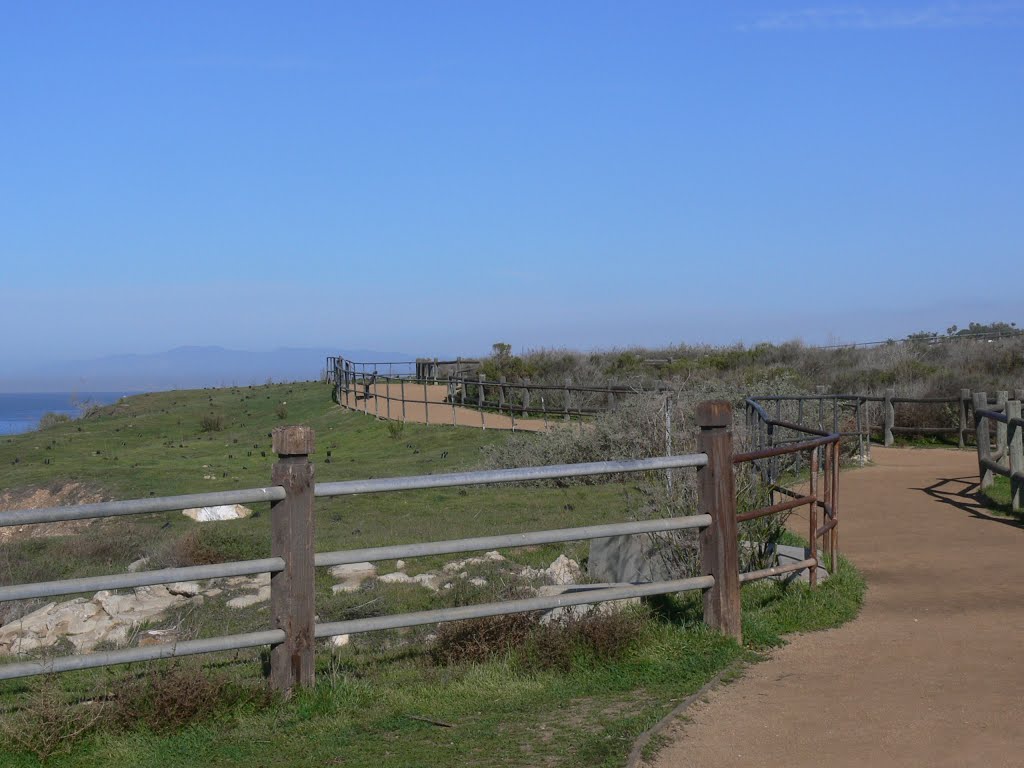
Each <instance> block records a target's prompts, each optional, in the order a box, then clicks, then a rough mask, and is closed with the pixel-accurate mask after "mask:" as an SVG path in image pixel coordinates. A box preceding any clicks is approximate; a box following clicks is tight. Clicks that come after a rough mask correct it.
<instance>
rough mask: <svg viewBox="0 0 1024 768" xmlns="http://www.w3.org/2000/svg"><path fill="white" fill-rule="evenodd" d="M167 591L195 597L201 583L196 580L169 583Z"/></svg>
mask: <svg viewBox="0 0 1024 768" xmlns="http://www.w3.org/2000/svg"><path fill="white" fill-rule="evenodd" d="M167 591H168V592H170V593H171V594H172V595H180V596H181V597H195V596H196V595H198V594H199V591H200V589H199V584H198V582H195V581H176V582H175V583H174V584H168V585H167Z"/></svg>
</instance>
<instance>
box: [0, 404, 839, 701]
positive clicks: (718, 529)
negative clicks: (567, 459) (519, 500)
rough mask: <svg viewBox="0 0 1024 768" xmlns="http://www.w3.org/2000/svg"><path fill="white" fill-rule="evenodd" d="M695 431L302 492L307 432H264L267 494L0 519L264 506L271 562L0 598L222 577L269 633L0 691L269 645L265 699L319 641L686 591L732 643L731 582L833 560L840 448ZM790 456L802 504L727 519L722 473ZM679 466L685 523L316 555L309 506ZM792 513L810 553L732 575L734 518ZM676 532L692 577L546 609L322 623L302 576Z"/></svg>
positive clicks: (14, 674) (727, 428)
mask: <svg viewBox="0 0 1024 768" xmlns="http://www.w3.org/2000/svg"><path fill="white" fill-rule="evenodd" d="M697 426H698V429H699V433H698V435H697V447H698V452H697V453H692V454H685V455H679V456H662V457H656V458H650V459H637V460H631V461H606V462H596V463H589V464H568V465H552V466H542V467H527V468H521V469H501V470H487V471H482V472H459V473H453V474H444V475H422V476H411V477H394V478H381V479H373V480H352V481H345V482H327V483H315V482H314V468H313V465H312V464H311V462H310V460H309V457H310V454H311V453H312V452H313V450H314V435H313V431H312V430H311V429H309V428H307V427H279V428H277V429H275V430H273V433H272V437H273V447H274V451H275V452H276V453H277V454H278V461H277V462H276V463H275V464H274V466H273V468H272V471H271V485H270V486H268V487H265V488H251V489H244V490H236V491H221V492H215V493H204V494H192V495H189V496H171V497H164V498H148V499H135V500H127V501H112V502H102V503H98V504H86V505H79V506H70V507H53V508H48V509H26V510H17V511H11V512H0V527H4V526H13V525H26V524H33V523H51V522H57V521H62V520H85V519H91V518H104V517H114V516H121V515H135V514H146V513H153V512H164V511H173V510H178V509H183V508H185V507H189V506H205V505H213V504H233V503H249V502H254V501H269V502H270V503H271V511H270V518H271V547H270V553H269V554H270V557H268V558H265V559H260V560H249V561H244V562H233V563H218V564H213V565H203V566H192V567H185V568H165V569H160V570H153V571H140V572H136V573H122V574H114V575H108V576H96V577H88V578H78V579H64V580H60V581H51V582H36V583H26V584H18V585H11V586H2V587H0V601H8V600H22V599H29V598H38V597H52V596H57V595H67V594H75V593H80V592H90V591H97V590H107V589H123V588H131V587H139V586H149V585H155V584H169V583H173V582H178V581H191V580H199V579H209V578H217V577H223V576H238V575H249V574H257V573H270V574H271V582H270V584H271V604H270V605H271V619H270V627H269V628H268V629H266V630H263V631H259V632H249V633H245V634H240V635H229V636H223V637H213V638H203V639H197V640H185V641H180V642H176V643H166V644H161V645H153V646H146V647H141V648H125V649H120V650H112V651H100V652H94V653H90V654H84V655H75V656H64V657H58V658H49V659H42V660H32V661H17V662H12V663H7V664H0V680H2V679H11V678H19V677H27V676H31V675H40V674H47V673H55V672H66V671H71V670H77V669H87V668H93V667H102V666H109V665H114V664H125V663H129V662H138V661H148V660H155V659H161V658H169V657H176V656H186V655H193V654H202V653H211V652H216V651H225V650H232V649H240V648H251V647H256V646H267V645H269V646H270V647H271V652H270V684H271V686H272V687H273V688H275V689H277V690H282V691H287V690H290V689H292V688H294V687H296V686H308V685H311V684H312V683H313V678H314V666H315V665H314V660H315V659H314V655H315V646H316V640H317V639H318V638H327V637H333V636H337V635H342V634H353V633H358V632H371V631H376V630H381V629H393V628H400V627H410V626H416V625H420V624H431V623H437V622H446V621H456V620H461V619H469V618H478V617H485V616H497V615H504V614H510V613H524V612H530V611H537V610H546V609H551V608H556V607H560V606H569V605H584V604H591V603H598V602H603V601H607V600H621V599H624V598H629V597H641V596H648V595H658V594H667V593H676V592H685V591H689V590H700V591H701V592H702V593H703V602H704V620H705V621H706V623H707V624H708V625H709V626H711V627H713V628H715V629H718V630H720V631H721V632H723V633H725V634H727V635H730V636H732V637H735V638H736V639H737V640H740V639H742V629H741V615H740V595H739V588H740V585H741V584H742V583H746V582H751V581H757V580H759V579H764V578H769V577H772V576H776V575H778V574H783V573H791V572H796V571H801V570H808V571H809V573H810V576H809V579H810V582H811V584H812V586H813V585H814V584H815V582H816V575H817V567H818V565H819V560H820V559H823V558H819V556H818V551H817V549H816V546H815V545H816V542H817V541H818V540H819V539H821V540H822V542H823V545H824V546H823V549H824V551H825V552H826V554H827V555H828V556H830V558H831V562H832V563H835V562H836V557H837V525H838V517H837V508H838V483H837V480H838V474H837V467H838V462H837V461H836V460H835V454H834V449H835V447H836V446H837V445H838V442H839V436H838V435H823V436H812V438H811V439H809V440H804V441H799V442H793V443H791V444H789V445H786V446H778V447H773V448H768V449H765V450H754V451H750V452H746V453H736V452H735V451H734V448H733V414H732V406H731V405H730V404H729V403H727V402H722V401H713V402H706V403H702V404H701V405H700V406H699V407H698V409H697ZM800 453H809V454H810V463H811V465H812V466H815V467H817V466H818V464H819V462H818V457H824V459H823V460H824V465H823V466H824V472H823V474H819V473H817V472H815V473H812V478H811V484H810V489H809V490H808V492H806V493H796V492H793V491H790V490H788V489H782V488H776V489H777V490H779V491H780V492H784V493H786V494H788V495H789V496H790V499H789V500H788V501H786V502H782V503H780V504H773V505H770V506H768V507H765V508H764V509H758V510H753V511H750V512H746V513H744V514H743V515H741V516H737V512H736V508H737V502H736V491H735V480H734V467H735V466H737V465H742V464H749V465H751V466H753V467H755V470H756V468H757V467H758V465H760V464H763V462H765V461H768V460H772V459H776V458H777V457H779V456H789V455H795V454H800ZM679 468H694V469H696V471H697V487H698V504H697V509H696V514H693V515H689V516H682V517H666V518H658V519H654V520H632V521H625V522H621V523H615V524H610V525H594V526H584V527H581V528H568V529H559V530H547V531H532V532H526V533H516V534H505V535H496V536H484V537H478V538H472V539H456V540H447V541H434V542H414V543H411V544H399V545H392V546H383V547H372V548H364V549H350V550H344V551H338V552H321V553H316V552H315V535H314V523H315V514H314V507H315V499H316V498H317V497H332V496H348V495H354V494H364V493H382V492H397V491H405V490H414V489H424V488H450V487H461V486H468V485H487V484H494V483H509V482H523V481H536V480H546V479H555V478H567V477H581V476H588V475H600V474H621V473H629V472H651V471H662V470H669V469H679ZM800 505H807V506H808V507H809V509H810V510H811V523H810V527H809V530H808V535H809V538H810V539H811V550H810V552H809V554H808V557H805V558H804V559H803V560H801V561H799V562H795V563H789V564H786V565H778V566H774V567H770V568H765V569H761V570H756V571H751V572H747V573H742V574H741V573H740V572H739V566H738V563H739V555H738V541H737V530H738V525H739V523H740V522H742V521H743V520H750V519H754V518H756V517H762V516H766V515H771V514H778V513H779V512H781V511H785V510H788V509H792V508H794V507H797V506H800ZM819 508H820V509H822V510H823V511H824V515H825V518H826V521H825V523H824V524H823V525H821V526H818V525H817V518H816V511H817V510H818V509H819ZM685 529H697V530H700V552H701V574H700V575H697V576H692V577H689V578H683V579H672V580H668V581H658V582H653V583H644V584H631V585H624V586H623V585H618V586H606V587H601V588H597V589H594V590H587V591H583V592H573V593H566V594H562V595H557V596H553V597H536V598H530V599H525V600H510V601H505V602H499V603H486V604H482V605H471V606H461V607H456V608H443V609H439V610H430V611H419V612H414V613H406V614H400V615H389V616H375V617H371V618H362V619H352V620H348V621H337V622H324V623H318V622H317V621H316V611H315V605H314V581H315V579H314V576H315V569H316V568H319V567H328V566H335V565H341V564H346V563H356V562H363V561H375V560H391V559H398V558H409V557H421V556H426V555H437V554H448V553H457V552H472V551H482V550H489V549H496V548H499V547H517V546H527V545H536V544H548V543H554V542H564V541H574V540H588V539H595V538H603V537H607V536H616V535H624V534H641V533H643V534H647V533H652V532H661V531H677V530H685Z"/></svg>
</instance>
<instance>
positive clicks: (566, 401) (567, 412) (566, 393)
mask: <svg viewBox="0 0 1024 768" xmlns="http://www.w3.org/2000/svg"><path fill="white" fill-rule="evenodd" d="M562 405H563V407H564V409H565V420H566V421H568V420H569V379H568V377H566V379H565V401H564V402H563V403H562Z"/></svg>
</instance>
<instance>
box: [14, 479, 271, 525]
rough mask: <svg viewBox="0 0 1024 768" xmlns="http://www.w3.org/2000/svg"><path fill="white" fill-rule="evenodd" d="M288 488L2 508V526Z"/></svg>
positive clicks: (212, 502)
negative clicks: (5, 509)
mask: <svg viewBox="0 0 1024 768" xmlns="http://www.w3.org/2000/svg"><path fill="white" fill-rule="evenodd" d="M284 495H285V494H284V488H282V487H280V486H277V485H272V486H269V487H267V488H243V489H239V490H237V491H211V492H210V493H192V494H187V495H184V496H155V497H153V498H150V499H128V500H125V501H101V502H98V503H96V504H78V505H76V506H71V507H44V508H40V509H18V510H14V511H11V512H0V528H3V527H6V526H9V525H31V524H34V523H56V522H60V521H62V520H88V519H89V518H93V517H117V516H119V515H145V514H149V513H152V512H173V511H175V510H179V509H190V508H192V507H216V506H220V505H222V504H253V503H255V502H260V501H281V500H282V499H284Z"/></svg>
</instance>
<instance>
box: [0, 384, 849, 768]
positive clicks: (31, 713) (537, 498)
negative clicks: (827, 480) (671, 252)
mask: <svg viewBox="0 0 1024 768" xmlns="http://www.w3.org/2000/svg"><path fill="white" fill-rule="evenodd" d="M328 395H329V392H328V390H327V388H326V387H325V386H324V385H317V384H293V385H270V386H265V387H254V388H232V389H221V390H200V391H190V392H173V393H158V394H151V395H143V396H139V397H134V398H130V399H128V400H126V401H125V402H123V403H120V404H118V405H115V406H111V407H109V408H103V409H100V410H99V411H97V412H94V413H92V414H90V416H89V417H88V418H85V419H82V420H80V421H76V422H70V423H66V424H58V425H55V426H52V427H50V428H48V429H45V430H43V431H40V432H37V433H31V434H27V435H21V436H17V437H11V438H5V439H4V440H3V442H2V443H0V489H2V490H3V491H4V492H5V495H6V498H7V501H8V504H9V505H10V504H13V505H14V506H18V504H17V502H18V500H19V499H25V498H28V496H29V494H31V492H32V491H33V490H35V489H38V488H39V487H48V488H51V489H56V490H59V489H61V488H66V487H68V485H69V484H77V486H76V487H77V488H78V489H79V490H78V491H76V493H79V494H81V493H91V494H94V495H96V496H102V497H115V498H124V497H141V496H148V495H165V494H175V493H190V492H195V491H199V490H219V489H227V488H239V487H247V486H255V485H266V484H268V483H269V478H270V465H271V463H272V462H273V460H274V457H273V456H272V455H271V452H270V437H269V434H270V430H271V429H272V427H273V426H275V425H277V424H283V423H304V424H308V425H310V426H312V427H313V428H314V429H315V430H316V433H317V451H316V454H315V455H314V457H313V459H314V461H315V462H316V465H317V478H318V479H319V480H344V479H352V478H362V477H381V476H386V475H399V474H408V473H429V472H442V471H451V470H456V469H464V468H469V467H474V466H477V465H478V464H479V463H480V462H481V449H482V448H484V447H486V446H489V445H495V444H499V443H503V442H505V441H507V440H508V439H509V436H508V435H507V434H506V433H498V432H482V431H480V430H475V429H455V428H451V427H425V426H417V425H407V426H406V427H404V429H402V430H401V431H400V432H398V431H397V430H398V427H396V426H391V425H389V424H387V423H385V422H378V421H376V420H374V419H373V418H372V417H368V416H365V415H361V414H355V413H348V412H345V411H343V410H341V409H339V408H337V407H335V406H333V405H332V404H331V403H330V401H329V397H328ZM204 420H205V421H206V423H207V425H208V426H221V427H222V428H221V429H219V430H215V431H203V427H202V424H203V422H204ZM637 494H638V486H637V484H636V482H635V481H633V480H630V481H626V482H623V481H621V480H617V481H614V482H608V483H598V484H587V485H573V486H568V487H555V486H541V487H536V486H535V487H491V488H479V489H477V488H467V489H451V490H433V491H418V492H407V493H398V494H382V495H368V496H363V497H351V498H344V499H333V500H318V501H317V512H316V515H317V520H316V524H317V549H318V550H320V551H324V550H329V549H338V548H347V547H358V546H373V545H378V544H387V543H400V542H409V541H414V540H429V539H442V538H450V537H456V536H471V535H482V534H488V533H499V532H510V531H518V530H532V529H534V530H535V529H540V528H546V527H564V526H573V525H583V524H586V523H596V522H607V521H612V520H621V519H627V518H629V517H630V516H631V514H632V512H633V511H634V504H635V497H636V496H637ZM265 511H266V505H263V508H262V509H261V508H260V505H256V516H255V517H254V518H251V519H248V520H243V521H233V522H226V523H214V524H197V523H194V522H192V521H191V520H188V519H187V518H185V517H183V516H182V515H180V514H179V513H176V512H172V513H165V514H159V515H147V516H139V517H134V518H120V519H114V520H109V521H105V522H99V523H95V524H92V525H91V526H89V527H86V528H85V529H83V530H77V531H70V532H64V534H65V535H57V536H50V537H44V538H25V537H24V536H22V537H21V538H18V539H16V540H13V541H6V542H4V543H3V544H2V545H0V547H2V549H0V581H2V582H3V583H23V582H26V581H35V580H41V579H48V578H62V577H69V576H81V575H87V574H94V573H115V572H118V571H123V570H124V568H125V567H126V566H127V564H128V563H129V562H131V561H132V560H134V559H135V558H137V557H139V556H141V555H147V556H150V557H151V558H153V560H152V561H151V565H150V567H156V566H158V565H188V564H192V563H196V562H209V561H211V560H222V559H240V558H251V557H252V558H254V557H265V556H267V554H268V553H269V528H268V524H269V519H268V518H269V515H267V514H265ZM562 552H566V553H568V554H569V555H570V556H572V557H574V558H576V559H579V560H582V559H584V558H585V557H586V554H587V548H586V545H584V544H570V545H568V546H548V547H534V548H526V549H518V550H509V551H504V552H503V554H504V555H506V556H507V557H508V558H509V562H510V563H514V564H516V565H517V566H524V565H535V566H545V565H547V564H549V563H550V562H551V561H552V560H553V559H554V558H555V557H556V556H557V555H558V554H560V553H562ZM450 559H454V558H451V557H448V558H445V557H442V558H421V559H418V560H415V561H411V562H410V564H409V566H408V572H409V573H410V574H415V573H417V572H420V571H423V570H426V569H433V568H437V567H438V566H439V565H441V564H442V563H444V562H446V561H447V560H450ZM379 565H380V569H381V572H382V573H385V572H388V571H389V570H393V569H394V568H395V564H394V563H381V564H379ZM470 575H471V576H479V577H485V578H486V580H487V583H486V584H480V585H478V586H471V585H470V584H469V583H468V581H467V582H466V583H465V585H464V586H463V585H460V586H459V588H457V589H452V590H451V591H450V592H447V593H444V592H442V593H432V592H429V591H428V590H425V589H423V588H420V587H419V586H414V585H407V584H380V583H375V584H369V585H367V586H365V587H364V588H363V589H361V590H360V591H358V592H354V593H342V594H334V593H333V592H332V590H331V583H332V582H331V580H330V578H329V577H328V576H327V574H326V573H323V572H320V573H318V581H317V596H316V601H317V611H318V614H319V616H320V618H321V620H324V621H327V620H338V619H346V618H352V617H355V616H367V615H380V614H385V613H393V612H399V611H403V610H418V609H426V608H433V607H439V606H442V605H456V604H465V603H471V602H483V601H487V600H494V599H506V598H508V597H512V596H515V590H516V586H515V584H514V583H512V582H511V581H509V580H508V579H507V572H505V571H502V570H500V569H498V568H496V567H495V568H491V569H489V570H488V568H487V567H485V566H480V567H479V570H476V571H473V572H472V573H471V574H470ZM862 590H863V584H862V582H861V581H860V579H859V577H858V576H857V575H856V573H855V572H854V571H853V570H852V569H851V568H844V570H843V571H842V572H841V573H840V574H839V576H838V577H837V578H835V579H832V580H830V581H829V582H827V583H826V585H825V586H824V587H823V588H821V589H819V590H817V591H816V592H813V593H812V592H809V591H808V590H807V589H806V588H805V587H802V586H795V587H791V588H782V587H780V586H779V585H776V584H774V583H770V584H757V585H751V586H749V587H747V588H746V589H745V590H744V631H745V634H746V637H747V643H748V644H747V647H746V648H741V647H739V646H737V645H736V644H735V643H734V642H732V641H730V640H727V639H725V638H723V637H721V636H719V635H716V634H715V633H713V632H710V631H708V630H707V629H706V628H704V627H703V625H702V624H701V623H700V622H699V617H700V607H699V603H700V601H699V595H691V596H689V597H686V598H684V599H681V600H665V601H660V602H657V603H654V604H650V605H644V606H638V607H637V608H635V609H633V610H632V611H630V612H628V613H627V614H624V615H623V617H622V618H621V619H617V620H616V621H615V622H612V623H610V624H609V623H607V622H603V621H602V620H594V621H593V622H592V623H582V624H579V625H573V626H565V627H563V628H561V629H558V628H556V629H557V631H542V630H540V629H539V628H538V627H537V626H536V625H535V624H533V623H531V624H530V625H529V627H528V628H527V629H526V630H525V634H523V633H522V632H521V631H520V630H517V629H516V626H520V625H507V624H504V623H499V625H498V626H497V627H494V626H492V627H491V628H490V629H486V628H484V627H477V628H476V629H474V630H473V631H472V632H469V633H468V634H465V633H463V635H459V634H458V632H457V631H456V632H455V633H454V634H450V633H449V634H447V635H446V633H445V632H444V631H440V632H439V631H438V630H437V629H436V628H432V627H424V628H417V629H414V630H411V631H408V632H402V631H394V632H382V633H373V634H370V635H361V636H357V637H355V638H354V639H353V641H352V643H351V644H349V645H348V646H345V647H344V648H337V649H331V648H329V647H328V646H327V645H326V644H324V645H323V646H322V647H321V648H320V649H319V650H318V657H317V666H318V685H317V687H316V688H315V690H312V691H308V692H302V693H301V694H299V695H298V696H296V697H295V698H294V699H293V700H291V701H287V702H283V701H279V700H276V699H274V698H272V697H267V696H265V695H263V694H260V693H258V691H259V690H260V689H261V686H262V680H261V674H260V670H261V664H262V663H263V661H264V660H265V654H263V653H261V652H259V651H248V652H238V653H230V654H220V655H216V656H207V657H201V658H197V659H193V660H184V661H181V662H177V663H175V664H164V665H156V666H154V665H142V664H140V665H132V666H129V667H118V668H111V669H103V670H93V671H89V672H81V673H73V674H66V675H61V676H58V677H56V678H54V679H53V680H52V681H45V680H44V681H39V680H27V681H12V682H7V683H4V684H0V711H2V712H3V715H2V719H0V764H2V765H4V766H12V767H14V768H22V767H27V766H37V765H40V764H41V761H40V755H41V754H45V753H46V752H48V751H50V750H51V749H52V750H55V751H56V753H55V754H54V755H53V756H51V757H50V758H49V760H48V761H47V765H53V766H61V767H63V766H97V767H98V766H106V765H110V764H112V763H114V762H117V763H121V762H124V763H126V764H132V765H135V766H139V767H140V768H142V767H144V766H154V767H156V766H167V767H168V768H169V767H170V766H197V767H198V766H208V765H220V766H238V767H239V768H242V766H244V767H245V768H252V767H253V766H268V767H269V766H296V767H297V766H322V765H334V764H338V765H342V764H343V765H348V766H373V767H374V768H380V767H381V766H396V767H397V766H405V765H423V766H451V765H457V764H464V763H470V764H474V765H494V766H499V765H500V766H512V765H522V766H532V765H537V764H538V763H543V764H546V765H552V766H592V765H609V766H610V765H618V764H621V761H622V759H623V757H624V755H625V754H626V753H627V752H628V750H629V747H630V745H631V743H632V739H633V738H634V737H635V736H636V735H637V734H638V733H640V732H641V731H642V730H643V729H645V728H647V727H649V726H650V725H651V724H653V723H654V722H656V721H657V719H658V718H660V717H661V716H662V715H663V714H664V713H665V712H667V711H668V710H669V709H670V708H671V707H672V706H673V704H674V702H675V701H677V700H678V699H679V698H680V697H682V696H685V695H686V694H687V693H689V692H692V691H693V690H696V689H697V688H699V687H700V686H701V685H703V684H704V682H706V681H707V680H709V679H710V678H711V677H712V676H714V675H715V674H716V673H717V672H719V671H721V670H723V669H725V668H726V667H728V666H729V665H731V664H734V663H736V662H738V661H741V660H744V659H746V660H750V659H753V658H755V655H754V654H756V652H757V651H758V650H759V649H761V648H765V647H768V646H771V645H773V644H777V643H779V642H781V635H782V634H783V633H785V632H789V631H794V630H811V629H817V628H823V627H828V626H835V625H836V624H839V623H841V622H843V621H845V620H848V619H849V618H850V617H852V616H853V615H854V614H855V613H856V611H857V609H858V607H859V603H860V596H861V593H862ZM30 607H31V606H30ZM267 622H268V613H267V609H266V606H265V605H262V606H254V607H252V608H251V609H246V610H235V609H232V608H227V607H225V605H224V603H223V602H222V601H220V600H217V599H208V600H206V601H205V602H204V603H202V604H201V605H198V606H193V605H190V606H189V607H188V608H187V609H182V610H180V611H177V612H173V613H172V615H169V616H167V618H166V620H165V621H163V622H159V623H157V624H155V625H154V626H156V627H159V628H174V629H176V630H177V631H178V632H179V633H180V636H181V637H183V638H188V637H202V636H211V635H219V634H225V633H232V632H240V631H249V630H255V629H265V628H266V627H267ZM531 622H532V620H531ZM516 632H519V634H516ZM460 638H461V639H460ZM466 638H469V640H468V644H467V640H466ZM439 649H440V650H439ZM58 651H60V652H65V651H64V650H62V649H58ZM442 651H443V652H442ZM154 669H156V670H157V672H153V670H154ZM83 701H85V702H88V703H86V704H82V703H80V702H83ZM26 734H28V735H29V736H26Z"/></svg>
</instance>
